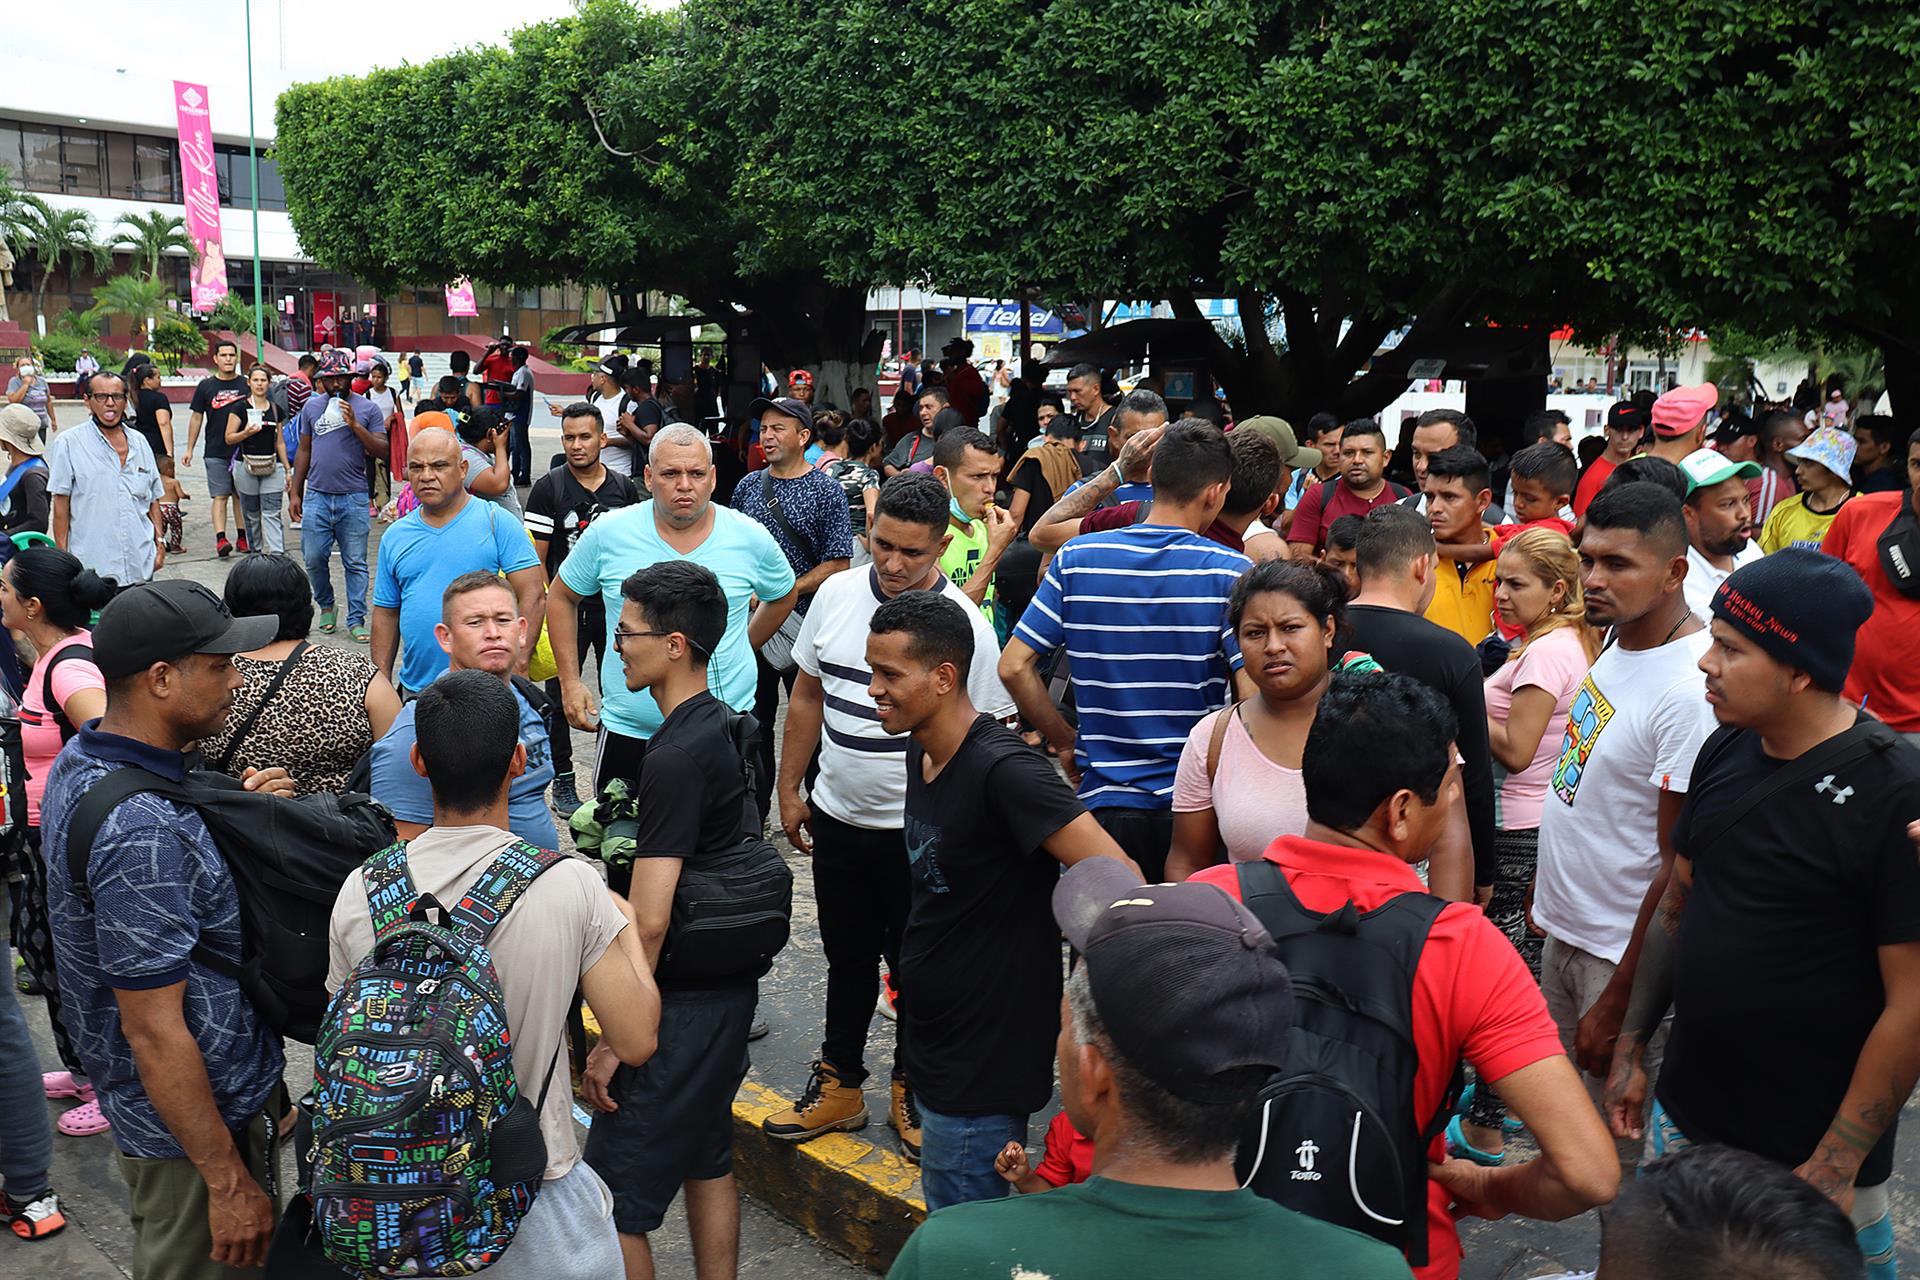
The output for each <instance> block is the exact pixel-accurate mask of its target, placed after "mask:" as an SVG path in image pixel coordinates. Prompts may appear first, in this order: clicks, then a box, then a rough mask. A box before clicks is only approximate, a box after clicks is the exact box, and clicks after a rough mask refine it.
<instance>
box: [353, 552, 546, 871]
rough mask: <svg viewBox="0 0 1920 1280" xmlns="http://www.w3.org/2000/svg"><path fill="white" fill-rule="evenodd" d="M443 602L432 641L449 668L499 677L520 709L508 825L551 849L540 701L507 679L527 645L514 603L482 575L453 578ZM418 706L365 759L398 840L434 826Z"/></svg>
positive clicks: (502, 586) (523, 684) (404, 712)
mask: <svg viewBox="0 0 1920 1280" xmlns="http://www.w3.org/2000/svg"><path fill="white" fill-rule="evenodd" d="M444 599H445V602H446V603H445V604H444V605H443V606H442V609H441V621H440V622H439V623H438V624H437V625H436V626H435V627H434V641H435V644H436V647H438V648H439V649H440V651H441V656H442V658H443V659H444V660H446V661H447V663H448V666H447V670H448V671H485V672H487V673H488V674H490V675H496V676H499V677H500V678H501V679H502V680H506V681H509V682H510V684H511V685H512V687H513V694H514V699H515V701H517V702H518V703H519V704H520V743H521V745H522V746H524V747H526V749H527V767H526V770H525V772H523V773H521V774H520V776H519V777H517V778H515V779H514V780H513V785H512V787H511V788H509V789H508V792H507V813H508V818H509V822H508V825H509V827H510V828H511V829H512V831H513V834H515V835H516V836H519V837H520V838H521V839H522V840H525V841H526V842H527V843H528V844H532V845H536V846H538V847H539V848H542V849H553V848H557V847H558V845H559V841H560V832H559V829H558V828H556V827H555V826H554V822H553V810H551V809H549V808H548V807H547V784H549V783H551V782H552V781H553V747H552V744H551V740H550V739H549V738H548V737H547V722H546V714H545V712H546V699H545V698H544V697H542V696H540V692H539V690H538V689H537V688H536V687H535V686H534V685H533V684H532V683H531V682H529V681H526V680H523V679H521V678H519V677H517V676H515V675H514V674H513V669H514V666H515V664H516V663H518V662H519V660H520V655H521V653H522V652H524V651H525V649H526V647H527V626H526V622H525V620H524V619H523V618H522V617H521V616H520V604H519V601H518V600H517V599H516V598H515V596H514V593H513V591H512V590H511V589H509V587H508V585H507V584H506V583H505V582H503V581H502V580H501V579H500V578H498V577H496V576H495V575H494V574H491V573H487V572H485V571H479V572H473V573H463V574H461V575H460V576H459V577H457V578H455V579H454V580H453V581H452V582H450V583H449V584H447V587H446V589H445V592H444ZM441 674H443V675H444V674H446V673H445V672H442V673H441ZM529 691H531V692H532V694H533V698H532V699H530V698H529V697H528V694H529ZM536 699H537V700H538V702H539V704H540V705H538V706H535V705H534V700H536ZM417 705H418V704H417V703H415V702H413V701H411V700H409V701H408V702H407V704H406V705H405V706H403V707H401V708H400V714H399V715H398V716H395V717H394V721H393V725H392V727H390V728H389V729H388V730H387V732H386V736H385V737H383V738H381V739H380V741H378V742H376V743H374V744H373V758H372V761H371V764H372V766H373V784H372V786H373V798H374V799H375V800H378V801H379V802H380V803H381V804H384V805H385V806H387V808H388V809H389V810H391V811H392V813H393V822H394V826H395V827H396V828H397V829H398V830H399V832H400V838H401V839H402V840H411V839H413V838H414V837H415V836H417V835H419V834H420V833H421V832H422V831H425V830H426V829H427V828H428V827H430V826H432V825H433V787H432V785H431V784H430V783H429V782H428V781H427V778H426V774H425V773H423V772H422V771H421V770H422V766H420V765H417V764H416V763H415V762H414V756H413V744H414V726H413V711H414V708H415V707H416V706H417Z"/></svg>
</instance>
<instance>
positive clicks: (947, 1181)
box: [920, 1102, 1027, 1213]
mask: <svg viewBox="0 0 1920 1280" xmlns="http://www.w3.org/2000/svg"><path fill="white" fill-rule="evenodd" d="M1026 1141H1027V1117H1026V1116H945V1115H941V1114H940V1113H939V1112H938V1111H934V1110H931V1109H930V1108H929V1107H928V1106H927V1104H926V1103H924V1102H923V1103H921V1104H920V1191H921V1193H922V1194H923V1195H925V1196H926V1199H927V1212H928V1213H932V1212H933V1211H934V1210H935V1209H944V1208H946V1207H947V1206H948V1205H950V1204H965V1203H967V1202H968V1201H969V1200H997V1199H999V1198H1000V1197H1001V1196H1004V1195H1006V1194H1007V1181H1006V1179H1005V1178H1002V1177H1001V1176H1000V1175H999V1174H998V1173H995V1172H994V1169H993V1159H994V1157H995V1156H997V1155H999V1154H1000V1152H1001V1150H1002V1149H1003V1148H1004V1147H1005V1146H1006V1145H1007V1144H1008V1143H1009V1142H1018V1143H1020V1144H1021V1145H1023V1146H1024V1145H1025V1144H1026Z"/></svg>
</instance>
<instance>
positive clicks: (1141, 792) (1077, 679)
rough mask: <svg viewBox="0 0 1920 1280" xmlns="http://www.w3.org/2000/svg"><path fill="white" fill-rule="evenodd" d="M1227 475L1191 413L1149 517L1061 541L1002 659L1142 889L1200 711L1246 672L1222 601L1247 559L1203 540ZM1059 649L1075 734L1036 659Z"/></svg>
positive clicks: (1168, 443)
mask: <svg viewBox="0 0 1920 1280" xmlns="http://www.w3.org/2000/svg"><path fill="white" fill-rule="evenodd" d="M1134 394H1135V395H1136V396H1137V395H1138V394H1140V393H1138V392H1135V393H1134ZM1129 399H1130V400H1131V397H1129ZM1232 473H1233V451H1232V449H1231V448H1229V447H1228V444H1227V438H1226V436H1225V435H1223V434H1222V433H1221V431H1220V429H1219V428H1218V427H1215V426H1213V425H1211V424H1209V423H1206V422H1201V421H1197V420H1191V419H1188V420H1182V421H1180V422H1176V423H1174V424H1173V425H1172V426H1170V427H1168V428H1167V429H1166V433H1165V434H1164V435H1162V436H1161V438H1160V441H1159V443H1158V444H1157V445H1156V446H1155V448H1154V453H1153V506H1152V508H1151V510H1150V511H1149V512H1148V515H1147V518H1146V519H1145V520H1144V521H1142V522H1141V523H1139V524H1134V525H1129V526H1127V527H1125V528H1122V529H1114V530H1111V531H1109V532H1104V533H1090V534H1082V535H1080V536H1079V537H1077V538H1074V539H1072V540H1070V541H1069V542H1068V543H1067V544H1066V545H1065V546H1064V547H1062V548H1061V549H1060V553H1059V554H1058V555H1057V556H1055V557H1054V559H1053V562H1052V564H1050V565H1049V566H1048V567H1047V572H1046V576H1045V577H1044V578H1043V579H1041V582H1040V586H1039V589H1038V591H1037V592H1036V593H1035V595H1034V598H1033V603H1031V604H1029V605H1028V606H1027V611H1026V613H1025V614H1024V615H1023V616H1022V617H1021V619H1020V623H1019V625H1018V626H1017V627H1016V628H1015V629H1014V633H1013V638H1012V639H1011V640H1009V641H1008V642H1007V647H1006V651H1005V652H1004V653H1002V654H1001V657H1000V678H1001V679H1002V680H1003V681H1005V682H1006V686H1007V688H1008V689H1009V690H1010V691H1011V692H1012V694H1013V696H1014V699H1015V701H1017V702H1018V703H1019V706H1020V712H1021V714H1022V715H1023V716H1025V717H1026V719H1027V722H1028V723H1029V724H1031V725H1033V727H1034V728H1036V729H1038V730H1039V731H1040V732H1041V734H1043V735H1044V736H1045V737H1046V739H1047V742H1048V743H1049V745H1050V746H1051V747H1052V749H1053V751H1054V753H1055V754H1056V755H1057V756H1059V758H1060V763H1061V765H1062V766H1063V767H1064V768H1065V769H1066V771H1067V776H1068V777H1069V778H1070V779H1073V780H1075V781H1076V782H1077V783H1078V786H1079V795H1080V802H1081V803H1082V804H1084V805H1086V806H1087V808H1088V809H1089V810H1090V811H1092V813H1093V815H1094V817H1095V818H1096V819H1098V820H1099V822H1100V825H1101V826H1102V827H1104V828H1106V830H1107V833H1108V834H1109V835H1111V836H1112V837H1113V839H1114V842H1115V843H1117V844H1118V845H1119V846H1120V847H1121V848H1122V849H1123V850H1125V851H1126V854H1127V856H1128V857H1130V858H1132V859H1133V860H1134V861H1135V862H1136V863H1138V864H1139V865H1140V868H1141V870H1142V871H1143V872H1144V873H1145V875H1146V877H1147V881H1148V883H1152V882H1154V881H1156V880H1158V879H1160V878H1161V874H1162V873H1163V872H1164V870H1165V868H1166V861H1167V847H1168V845H1169V844H1170V843H1171V841H1172V838H1173V775H1174V770H1175V768H1176V766H1177V765H1178V764H1179V761H1180V751H1181V748H1182V747H1183V746H1185V745H1186V740H1187V735H1188V733H1189V732H1190V731H1191V730H1192V728H1193V726H1194V724H1195V723H1196V722H1198V721H1199V720H1200V718H1201V717H1202V716H1205V715H1207V714H1208V713H1209V712H1211V711H1215V710H1218V709H1219V708H1220V707H1222V706H1224V705H1225V704H1226V703H1227V702H1229V701H1230V700H1231V698H1232V693H1233V680H1234V672H1235V671H1237V670H1238V669H1239V665H1240V652H1239V647H1238V646H1237V645H1236V644H1235V643H1234V640H1233V634H1232V628H1231V626H1230V625H1229V624H1228V622H1227V597H1228V595H1229V594H1230V593H1231V592H1232V590H1233V584H1234V583H1235V582H1236V581H1238V580H1239V577H1240V575H1241V574H1242V573H1244V572H1245V571H1246V570H1247V569H1248V568H1249V567H1250V566H1251V564H1252V562H1251V561H1250V560H1248V558H1247V557H1246V556H1245V555H1243V554H1241V553H1240V552H1238V551H1232V550H1229V549H1228V548H1226V547H1224V546H1221V545H1220V544H1219V543H1217V542H1214V541H1212V540H1210V539H1208V538H1205V537H1203V536H1201V531H1202V530H1205V529H1206V528H1208V527H1209V526H1210V525H1212V523H1213V522H1214V520H1215V519H1216V518H1217V517H1218V516H1219V514H1220V508H1221V507H1222V505H1224V503H1225V502H1226V497H1227V490H1228V486H1229V484H1230V482H1231V479H1232ZM1061 648H1064V649H1065V650H1066V656H1067V658H1068V659H1069V661H1070V662H1071V664H1072V679H1073V691H1074V702H1075V705H1076V706H1077V707H1078V708H1079V715H1080V726H1079V730H1078V733H1077V734H1076V732H1075V730H1074V729H1073V728H1072V727H1070V726H1069V725H1068V724H1067V721H1066V719H1065V718H1064V717H1063V716H1062V715H1061V714H1060V711H1059V709H1058V708H1056V707H1055V706H1054V705H1053V701H1052V699H1051V698H1049V697H1048V695H1047V690H1046V685H1045V684H1044V683H1043V682H1042V680H1041V678H1040V674H1039V661H1040V659H1041V658H1042V657H1043V656H1044V655H1046V654H1048V653H1051V652H1052V651H1053V650H1055V649H1061Z"/></svg>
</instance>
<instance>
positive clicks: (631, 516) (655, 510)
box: [382, 423, 794, 793]
mask: <svg viewBox="0 0 1920 1280" xmlns="http://www.w3.org/2000/svg"><path fill="white" fill-rule="evenodd" d="M643 475H644V479H645V483H646V486H647V490H648V492H649V493H651V494H652V495H653V500H652V501H651V502H643V503H641V504H640V505H639V506H637V507H625V508H622V509H621V510H618V511H609V512H607V513H606V514H605V515H603V516H601V517H600V518H599V519H598V520H595V521H594V522H593V523H592V524H590V525H588V526H587V529H586V532H585V533H582V534H581V535H580V540H579V541H578V542H576V543H574V544H573V550H572V551H570V552H568V553H567V559H566V563H564V564H562V565H561V566H560V572H559V574H558V576H556V577H555V578H554V580H553V587H552V608H551V609H550V610H549V612H548V630H547V637H548V639H550V640H551V641H552V642H553V660H554V661H555V662H556V663H558V664H559V667H560V696H561V698H562V699H563V701H564V702H565V704H566V711H567V719H568V721H569V722H570V723H572V725H573V726H574V727H575V728H577V729H589V730H590V729H593V728H595V727H600V728H602V729H603V730H604V732H603V733H602V735H601V738H600V755H599V760H598V761H597V762H596V763H595V765H594V778H593V785H594V790H595V792H596V793H597V792H598V791H599V790H600V788H601V787H603V786H604V785H605V784H606V781H607V779H609V778H625V779H627V780H628V781H629V782H633V781H636V780H637V779H638V778H639V776H640V760H641V757H642V756H643V755H644V754H645V753H646V745H647V739H648V738H651V737H652V736H653V733H654V730H656V729H658V728H659V727H660V708H659V707H658V706H657V705H656V704H655V703H654V700H653V695H652V694H650V693H647V692H646V691H644V690H630V689H628V688H627V681H626V668H625V665H624V664H623V663H622V662H621V660H620V644H621V641H622V639H623V637H622V635H621V633H620V631H619V629H618V623H619V618H620V608H621V597H620V584H621V583H622V582H625V581H626V580H627V578H628V577H630V576H631V575H632V574H634V573H636V572H638V571H639V570H641V569H644V568H646V567H647V566H648V565H651V564H658V563H659V562H661V561H663V560H691V561H692V562H693V563H695V564H698V565H704V566H705V567H706V568H708V569H711V570H712V571H713V572H714V574H715V576H717V577H718V578H719V579H720V586H721V588H722V589H723V590H725V592H726V594H727V630H726V633H725V635H723V636H722V638H721V640H720V647H719V648H718V649H717V650H715V651H714V653H713V655H712V656H711V657H710V658H709V659H708V662H707V687H708V688H709V689H711V690H712V691H713V695H714V696H715V697H716V698H719V699H720V700H721V701H722V702H724V703H726V704H727V705H728V706H730V707H732V708H733V709H734V710H736V711H747V710H750V709H751V708H752V706H753V693H754V686H755V683H756V675H757V671H756V668H755V665H754V660H753V654H754V650H756V649H758V648H759V647H760V646H761V645H762V644H764V643H765V642H766V639H767V637H768V636H770V635H772V634H773V633H774V632H775V631H776V630H778V629H779V627H780V624H781V623H782V622H783V621H785V619H786V616H787V614H788V613H790V612H792V610H793V604H794V576H793V566H791V565H790V564H788V563H787V557H786V556H785V555H784V554H783V553H782V552H781V550H780V546H779V544H778V543H776V542H775V541H774V540H773V535H772V534H770V533H768V532H767V530H766V528H765V527H764V526H762V525H761V524H760V523H759V522H758V521H755V520H751V519H749V518H748V517H746V516H743V515H741V514H740V513H739V512H737V511H733V510H730V509H728V508H726V507H719V506H715V505H714V503H713V485H714V474H713V448H712V446H711V445H709V444H708V443H707V437H706V436H705V435H704V434H703V433H702V432H700V431H699V430H698V429H697V428H694V427H690V426H686V425H684V424H680V423H675V424H671V425H668V426H665V427H662V428H660V430H659V431H658V432H656V433H655V434H654V437H653V442H652V444H651V445H650V446H649V449H648V454H647V465H646V468H645V471H644V473H643ZM387 536H388V537H389V538H391V537H392V536H393V535H392V534H388V535H387ZM382 550H383V551H384V550H385V546H384V544H383V545H382ZM596 593H598V594H599V596H600V597H601V599H602V600H603V601H604V602H605V604H606V617H607V625H608V631H607V646H606V649H605V654H606V656H605V658H603V659H602V661H601V663H600V690H601V699H602V702H603V705H602V706H600V707H599V708H598V709H596V708H595V705H594V698H593V693H592V691H590V690H589V689H588V688H587V686H586V683H585V682H584V681H583V680H581V678H580V674H579V673H580V660H579V659H580V648H579V642H580V637H579V617H580V602H581V601H582V600H584V599H590V598H591V597H592V596H593V595H594V594H596ZM754 600H758V601H760V608H758V609H757V610H754V611H753V615H752V619H751V621H749V619H748V608H749V605H750V604H751V602H752V601H754ZM626 639H627V640H628V642H629V643H645V639H644V637H642V636H632V637H626ZM761 728H762V731H763V732H771V731H772V726H771V725H763V726H761Z"/></svg>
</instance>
